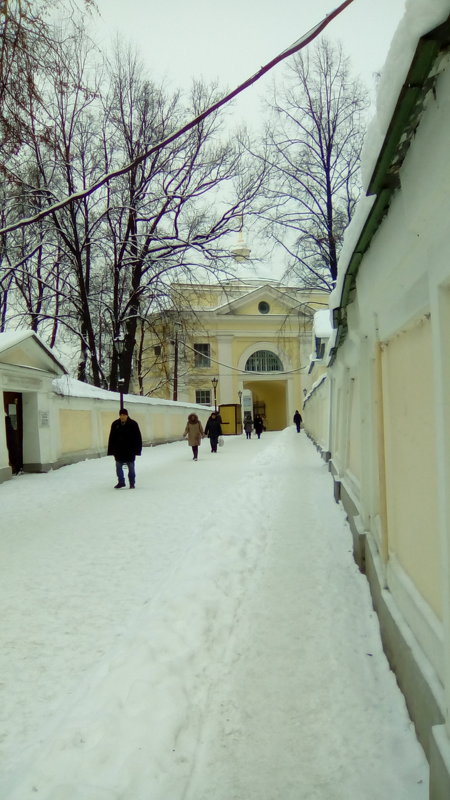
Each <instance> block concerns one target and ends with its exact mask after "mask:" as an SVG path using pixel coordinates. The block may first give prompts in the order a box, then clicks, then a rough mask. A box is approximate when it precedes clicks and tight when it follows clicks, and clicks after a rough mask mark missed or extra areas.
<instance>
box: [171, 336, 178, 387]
mask: <svg viewBox="0 0 450 800" xmlns="http://www.w3.org/2000/svg"><path fill="white" fill-rule="evenodd" d="M173 345H174V348H175V352H174V359H173V396H172V400H178V329H177V328H175V339H174V340H173Z"/></svg>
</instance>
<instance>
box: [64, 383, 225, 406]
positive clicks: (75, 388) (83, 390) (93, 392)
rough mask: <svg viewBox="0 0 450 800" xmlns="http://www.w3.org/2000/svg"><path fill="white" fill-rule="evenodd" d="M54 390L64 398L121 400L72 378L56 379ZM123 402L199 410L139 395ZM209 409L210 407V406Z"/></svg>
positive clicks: (180, 402)
mask: <svg viewBox="0 0 450 800" xmlns="http://www.w3.org/2000/svg"><path fill="white" fill-rule="evenodd" d="M52 385H53V390H54V391H55V392H56V394H60V395H63V396H64V397H91V398H96V399H97V400H116V401H117V403H118V402H119V399H120V394H119V392H111V391H109V390H108V389H99V388H98V387H97V386H91V385H90V384H89V383H83V381H77V380H75V378H70V377H69V376H68V375H64V376H63V377H61V378H55V379H54V380H53V381H52ZM123 402H124V405H125V406H126V404H127V403H143V404H145V405H154V406H156V405H158V406H160V405H165V406H180V405H182V406H186V407H189V408H191V407H192V408H196V409H198V404H196V403H185V402H183V401H178V400H163V399H161V398H159V397H143V396H142V395H139V394H124V396H123ZM208 408H209V406H208Z"/></svg>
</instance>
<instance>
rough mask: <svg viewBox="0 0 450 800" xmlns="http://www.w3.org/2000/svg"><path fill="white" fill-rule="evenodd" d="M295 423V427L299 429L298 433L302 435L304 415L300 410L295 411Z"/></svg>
mask: <svg viewBox="0 0 450 800" xmlns="http://www.w3.org/2000/svg"><path fill="white" fill-rule="evenodd" d="M294 422H295V427H296V428H297V433H300V427H301V424H302V415H301V414H300V411H299V410H298V408H297V409H296V410H295V414H294Z"/></svg>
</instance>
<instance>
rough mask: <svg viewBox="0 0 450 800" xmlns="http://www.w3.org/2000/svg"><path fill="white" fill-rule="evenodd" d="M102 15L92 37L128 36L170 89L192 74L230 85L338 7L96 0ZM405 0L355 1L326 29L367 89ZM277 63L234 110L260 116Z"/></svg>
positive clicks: (319, 2) (293, 1)
mask: <svg viewBox="0 0 450 800" xmlns="http://www.w3.org/2000/svg"><path fill="white" fill-rule="evenodd" d="M97 3H98V7H99V10H100V13H101V20H100V21H99V23H98V25H97V33H96V39H97V40H100V39H101V40H102V44H106V43H107V42H108V41H109V40H110V39H111V38H112V37H114V35H115V33H116V32H120V34H121V35H122V36H123V37H125V39H128V40H130V41H132V42H134V43H135V44H136V46H137V48H138V50H139V52H140V53H141V55H142V57H143V58H144V60H145V62H146V63H147V65H148V67H149V69H150V70H151V71H152V73H153V75H154V76H155V77H156V78H162V77H163V76H166V77H167V78H168V79H169V81H170V83H171V84H172V85H173V88H175V87H182V86H186V85H187V84H188V83H189V82H190V79H191V78H192V77H197V78H198V77H204V78H205V79H206V80H213V79H216V78H217V79H219V81H220V84H221V85H222V86H223V87H224V88H225V87H226V88H228V89H233V88H235V87H236V86H238V85H239V84H241V83H242V82H243V81H244V80H246V79H247V78H248V77H250V76H251V75H253V74H254V73H255V72H257V71H258V70H259V68H260V67H261V66H263V65H264V64H267V63H268V62H269V61H270V60H271V59H272V58H274V57H275V56H276V55H278V54H279V53H280V52H282V51H283V50H285V49H286V48H287V47H288V46H289V45H290V44H292V43H293V42H295V41H296V40H297V39H299V38H300V37H301V36H302V35H303V34H305V33H306V32H307V31H308V30H310V28H312V27H313V26H314V25H315V24H316V23H317V22H319V21H320V20H321V19H323V18H324V17H325V15H326V14H328V13H330V12H331V11H333V10H334V9H335V8H337V7H338V6H339V5H340V2H339V0H314V2H311V0H281V2H274V0H228V2H227V3H223V4H213V3H211V0H190V2H186V0H172V1H171V2H170V3H160V2H155V0H128V2H127V3H126V4H125V3H124V2H123V0H97ZM404 7H405V0H376V2H374V0H353V3H351V5H350V6H348V7H347V8H346V9H345V10H344V11H343V12H342V13H341V14H340V15H339V16H338V17H337V18H336V19H335V20H333V21H332V22H331V23H330V25H329V26H328V27H327V29H326V31H325V34H324V35H326V36H327V37H328V38H330V39H337V40H340V41H341V42H342V44H343V46H344V50H345V53H346V55H348V56H349V57H350V58H351V61H352V64H353V66H354V69H355V72H357V73H358V74H359V75H360V76H361V78H362V79H363V81H364V82H365V84H366V85H367V87H368V88H373V86H374V78H373V76H374V73H376V72H377V71H379V70H380V69H381V67H382V66H383V63H384V60H385V58H386V54H387V51H388V48H389V44H390V41H391V38H392V35H393V33H394V31H395V29H396V27H397V24H398V22H399V20H400V19H401V17H402V16H403V12H404ZM282 69H283V65H279V66H277V67H276V68H275V69H274V70H272V72H271V73H269V74H268V75H266V76H265V77H264V78H263V79H261V81H259V82H258V83H257V84H256V85H255V86H254V87H252V88H250V89H248V90H246V91H245V92H244V93H243V95H241V100H240V101H239V105H238V106H237V112H238V115H239V116H242V117H244V118H246V121H247V122H251V121H252V120H253V119H254V118H256V117H257V116H258V110H259V99H258V98H259V96H260V95H261V93H263V92H264V90H265V89H267V88H268V86H269V83H270V81H271V76H275V75H279V74H280V73H281V71H282Z"/></svg>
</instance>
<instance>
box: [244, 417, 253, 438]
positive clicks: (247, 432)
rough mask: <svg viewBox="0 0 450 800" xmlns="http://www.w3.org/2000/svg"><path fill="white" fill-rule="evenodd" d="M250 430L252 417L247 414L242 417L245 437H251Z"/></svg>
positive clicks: (251, 428)
mask: <svg viewBox="0 0 450 800" xmlns="http://www.w3.org/2000/svg"><path fill="white" fill-rule="evenodd" d="M252 430H253V422H252V418H251V416H250V414H247V416H246V417H245V419H244V431H245V435H246V437H247V439H251V438H252Z"/></svg>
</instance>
